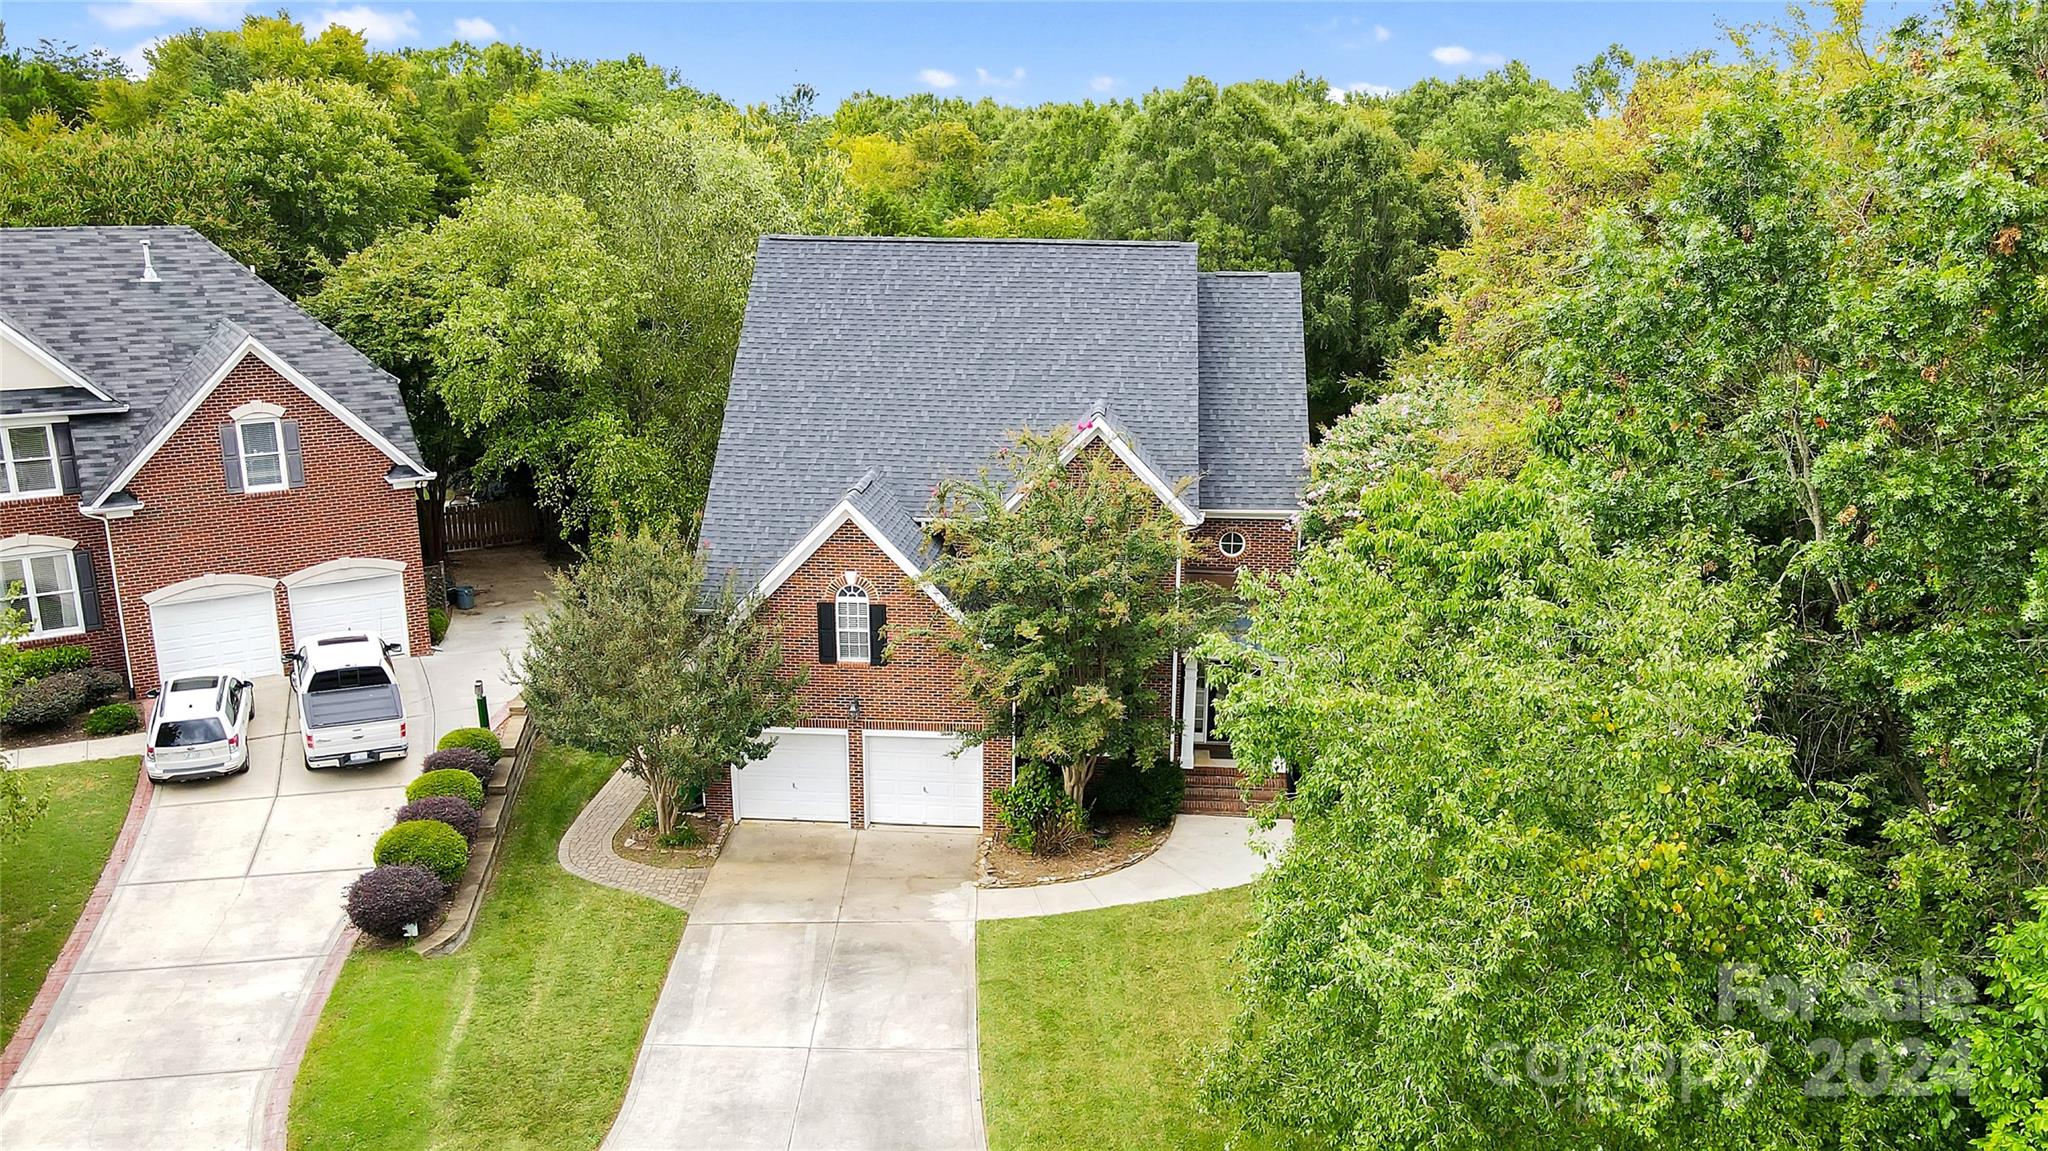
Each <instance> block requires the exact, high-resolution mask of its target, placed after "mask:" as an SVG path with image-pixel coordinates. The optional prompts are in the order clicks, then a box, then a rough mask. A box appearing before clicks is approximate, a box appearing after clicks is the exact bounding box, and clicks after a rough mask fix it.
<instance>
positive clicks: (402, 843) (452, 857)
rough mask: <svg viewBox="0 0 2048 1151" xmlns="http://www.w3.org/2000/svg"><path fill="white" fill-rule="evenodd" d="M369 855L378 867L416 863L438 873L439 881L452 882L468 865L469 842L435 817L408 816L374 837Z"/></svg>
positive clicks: (458, 877)
mask: <svg viewBox="0 0 2048 1151" xmlns="http://www.w3.org/2000/svg"><path fill="white" fill-rule="evenodd" d="M372 858H373V859H375V860H376V861H377V866H379V867H382V866H384V865H385V864H387V863H413V864H418V865H419V866H421V867H424V868H426V869H427V870H428V871H431V872H433V873H434V874H435V875H438V876H440V877H441V880H442V882H444V883H453V882H455V881H456V880H458V879H460V878H462V869H463V868H465V867H468V866H469V841H468V840H466V839H464V838H462V833H461V832H459V831H457V830H455V829H454V828H452V827H450V826H448V825H447V824H445V823H442V822H441V821H440V820H438V819H408V820H406V821H405V822H404V823H401V824H399V825H398V826H396V827H394V828H392V829H391V830H389V831H387V832H385V833H384V834H382V835H380V836H378V837H377V850H376V851H375V853H373V855H372Z"/></svg>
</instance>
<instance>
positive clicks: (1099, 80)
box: [1088, 76, 1116, 92]
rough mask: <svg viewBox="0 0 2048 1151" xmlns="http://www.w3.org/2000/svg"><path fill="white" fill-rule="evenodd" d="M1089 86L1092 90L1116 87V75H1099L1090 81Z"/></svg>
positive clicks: (1098, 90)
mask: <svg viewBox="0 0 2048 1151" xmlns="http://www.w3.org/2000/svg"><path fill="white" fill-rule="evenodd" d="M1088 87H1089V89H1090V90H1092V91H1096V92H1108V91H1111V90H1112V89H1114V88H1115V87H1116V77H1114V76H1097V77H1096V78H1095V79H1093V80H1090V81H1088Z"/></svg>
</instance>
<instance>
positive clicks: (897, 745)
mask: <svg viewBox="0 0 2048 1151" xmlns="http://www.w3.org/2000/svg"><path fill="white" fill-rule="evenodd" d="M770 734H772V735H774V736H775V749H774V750H773V751H771V752H769V753H768V755H767V756H766V757H765V758H763V759H760V760H756V761H755V762H753V763H749V764H747V765H746V766H745V767H743V768H740V769H738V770H736V771H734V772H733V773H732V778H733V789H732V790H733V815H734V817H735V818H738V819H742V820H745V819H797V820H818V821H822V822H828V823H845V822H847V821H848V820H849V819H850V818H851V814H852V787H851V779H852V771H851V769H850V759H851V756H850V751H849V739H848V735H847V733H846V732H845V731H843V730H840V729H837V728H793V729H786V730H776V731H772V732H771V733H770ZM956 751H958V754H957V755H956V754H954V753H955V752H956ZM861 763H862V772H861V778H862V787H861V791H862V794H863V796H864V798H865V808H866V811H865V814H866V817H867V822H869V823H904V824H923V825H925V826H933V827H980V826H981V788H982V782H981V748H980V747H970V748H966V749H964V750H961V749H960V738H959V736H958V735H956V734H953V733H950V732H937V731H931V732H908V731H866V732H863V733H862V736H861Z"/></svg>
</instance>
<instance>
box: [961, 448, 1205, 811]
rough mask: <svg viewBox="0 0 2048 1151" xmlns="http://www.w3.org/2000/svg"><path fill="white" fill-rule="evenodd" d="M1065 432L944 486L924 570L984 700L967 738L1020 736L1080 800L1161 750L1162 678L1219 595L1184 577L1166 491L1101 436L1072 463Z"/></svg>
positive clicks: (1165, 729) (1020, 754)
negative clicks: (936, 543)
mask: <svg viewBox="0 0 2048 1151" xmlns="http://www.w3.org/2000/svg"><path fill="white" fill-rule="evenodd" d="M1070 435H1071V433H1063V434H1059V435H1050V434H1043V433H1025V434H1022V435H1021V436H1020V437H1019V438H1018V441H1017V443H1016V446H1014V447H1012V448H1006V449H1004V451H1003V459H1004V466H1003V467H1002V468H1001V469H1000V470H999V471H996V472H991V473H986V474H983V475H982V476H980V477H979V478H978V479H975V480H972V481H958V482H950V483H947V484H944V485H942V486H941V488H940V490H939V492H938V493H937V496H936V499H937V506H938V514H937V515H936V516H935V517H934V518H933V520H932V522H931V525H930V528H929V530H930V531H931V533H932V536H933V538H935V539H937V540H940V541H942V542H943V550H942V552H941V555H940V558H939V560H938V562H936V563H934V564H933V565H932V567H931V569H930V570H929V571H928V572H927V573H926V577H927V578H928V579H929V580H930V582H931V584H932V586H934V587H936V588H937V589H939V590H940V591H941V592H943V593H944V594H945V596H946V597H947V599H948V600H950V601H951V602H952V603H953V604H955V605H956V606H957V607H958V609H959V613H960V614H959V618H958V619H957V620H956V621H951V622H949V623H948V624H946V625H942V626H941V628H940V630H939V632H938V635H939V637H940V642H941V644H942V646H943V647H944V648H945V650H947V651H949V652H951V653H952V654H953V655H954V656H956V657H957V658H958V659H959V660H960V666H961V683H960V689H961V694H962V695H963V697H964V698H967V699H972V700H975V701H977V702H978V703H979V704H980V705H981V707H982V710H983V714H984V722H983V724H982V726H981V727H980V728H979V729H978V730H977V731H975V732H973V733H972V734H971V735H970V737H969V738H970V740H971V741H976V742H978V741H980V740H984V739H988V738H990V737H995V736H1008V737H1010V738H1011V739H1013V740H1014V744H1013V746H1014V748H1015V751H1016V754H1017V758H1018V759H1019V760H1020V761H1022V762H1024V763H1032V764H1039V765H1043V766H1044V767H1048V768H1051V769H1055V770H1057V771H1058V772H1059V773H1060V779H1061V783H1062V784H1063V785H1064V787H1065V788H1066V792H1067V795H1068V797H1069V798H1070V799H1072V800H1073V801H1074V802H1075V803H1077V804H1078V803H1079V802H1081V800H1082V798H1083V796H1085V795H1086V793H1087V790H1088V783H1089V781H1090V780H1091V779H1093V778H1094V775H1095V772H1096V769H1097V768H1099V767H1100V766H1101V765H1102V764H1103V763H1104V762H1106V761H1109V760H1132V761H1135V762H1136V763H1137V765H1138V767H1139V768H1140V769H1141V770H1142V769H1147V768H1151V767H1153V765H1154V764H1155V763H1156V762H1158V761H1159V759H1160V758H1161V757H1163V756H1164V754H1165V752H1166V751H1167V749H1168V747H1169V746H1170V742H1169V741H1170V734H1171V731H1172V725H1171V722H1170V719H1169V716H1168V711H1169V709H1168V707H1167V702H1166V700H1165V698H1164V696H1163V693H1162V692H1161V690H1160V688H1161V686H1162V685H1163V683H1164V679H1163V677H1162V675H1161V674H1160V673H1161V671H1162V669H1163V668H1165V667H1166V666H1167V664H1168V662H1169V661H1170V659H1171V657H1172V655H1173V654H1174V653H1175V652H1178V651H1185V650H1187V649H1188V648H1189V647H1190V646H1191V645H1192V642H1193V641H1194V639H1195V638H1196V637H1197V636H1199V635H1200V634H1201V632H1202V630H1203V629H1204V628H1205V627H1208V626H1212V625H1214V624H1215V622H1216V610H1217V602H1216V600H1215V598H1214V597H1213V596H1212V595H1211V594H1210V593H1211V592H1212V591H1213V589H1212V588H1211V587H1209V585H1206V584H1194V583H1191V584H1190V585H1189V586H1187V587H1185V588H1182V587H1177V586H1176V584H1177V578H1176V577H1177V576H1178V573H1179V565H1180V563H1181V561H1183V560H1185V559H1187V558H1189V557H1190V556H1192V554H1193V545H1192V544H1191V543H1190V542H1189V540H1188V538H1187V534H1186V533H1185V532H1184V531H1183V530H1182V529H1181V525H1180V523H1179V521H1178V520H1177V519H1176V518H1175V517H1174V515H1173V513H1172V512H1171V511H1170V510H1169V509H1168V508H1167V506H1166V505H1165V503H1164V502H1163V501H1161V499H1160V498H1159V495H1158V493H1156V492H1154V491H1153V490H1152V489H1151V488H1149V487H1147V486H1146V485H1145V484H1144V483H1143V482H1142V481H1140V480H1139V479H1138V477H1137V476H1136V475H1135V474H1133V473H1132V472H1131V470H1130V469H1129V468H1127V467H1125V466H1124V464H1123V462H1122V461H1121V460H1119V459H1117V458H1116V456H1114V455H1113V454H1112V453H1110V452H1109V451H1108V450H1106V449H1103V448H1101V447H1100V446H1099V445H1096V446H1095V447H1093V448H1092V449H1091V450H1088V451H1086V452H1084V453H1083V454H1081V455H1078V456H1076V457H1075V458H1074V460H1073V461H1071V463H1069V462H1064V461H1062V460H1061V459H1060V450H1061V447H1062V445H1063V444H1064V443H1065V441H1066V440H1067V439H1068V438H1069V437H1070ZM1013 496H1021V498H1014V499H1013ZM1158 770H1166V769H1165V768H1159V769H1158Z"/></svg>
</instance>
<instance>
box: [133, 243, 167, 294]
mask: <svg viewBox="0 0 2048 1151" xmlns="http://www.w3.org/2000/svg"><path fill="white" fill-rule="evenodd" d="M163 281H164V278H163V277H162V276H159V275H157V274H156V264H155V263H153V262H152V261H151V260H150V258H149V241H148V240H144V241H143V242H142V274H141V275H139V276H137V277H135V282H136V283H138V284H161V283H163Z"/></svg>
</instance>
